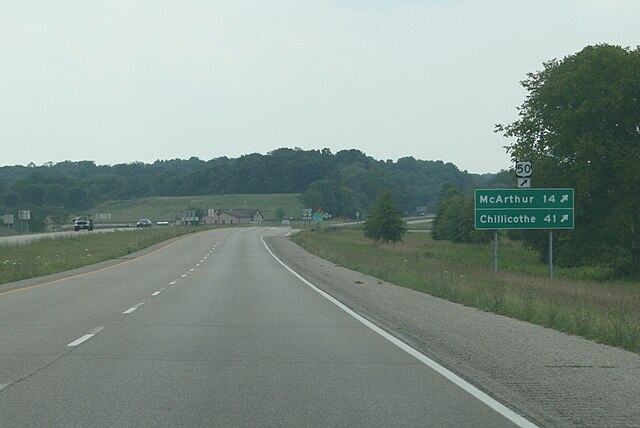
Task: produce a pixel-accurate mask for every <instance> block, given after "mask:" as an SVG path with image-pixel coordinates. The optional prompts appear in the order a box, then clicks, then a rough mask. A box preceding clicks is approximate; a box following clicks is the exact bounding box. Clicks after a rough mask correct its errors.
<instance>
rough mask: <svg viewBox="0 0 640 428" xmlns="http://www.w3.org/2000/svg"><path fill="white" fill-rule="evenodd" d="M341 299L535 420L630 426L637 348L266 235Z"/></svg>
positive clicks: (638, 388)
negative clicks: (402, 281)
mask: <svg viewBox="0 0 640 428" xmlns="http://www.w3.org/2000/svg"><path fill="white" fill-rule="evenodd" d="M266 241H267V243H268V245H269V247H270V248H271V250H272V251H273V252H274V253H275V254H276V255H277V256H278V257H279V258H280V259H281V260H282V261H283V262H285V263H286V264H287V265H288V266H289V267H291V268H292V269H293V270H295V271H296V272H298V273H299V274H300V275H301V276H303V277H304V278H305V279H307V280H308V281H309V282H311V283H313V284H314V285H315V286H317V287H318V288H319V289H321V290H323V291H325V292H327V293H328V294H330V295H332V296H333V297H335V298H336V299H338V300H340V301H341V302H342V303H343V304H345V305H347V306H348V307H350V308H351V309H353V310H354V311H356V312H358V313H359V314H361V315H363V316H364V317H366V318H367V319H369V320H370V321H372V322H373V323H375V324H376V325H378V326H380V327H381V328H383V329H385V330H386V331H388V332H390V333H391V334H393V335H394V336H396V337H398V338H400V339H401V340H403V341H404V342H405V343H407V344H409V345H410V346H412V347H413V348H415V349H417V350H418V351H420V352H421V353H423V354H425V355H426V356H428V357H429V358H431V359H433V360H435V361H437V362H439V363H440V364H442V365H443V366H445V367H447V368H448V369H449V370H451V371H453V372H454V373H456V374H457V375H459V376H460V377H462V378H464V379H465V380H467V381H469V382H470V383H472V384H473V385H475V386H477V387H478V388H480V389H481V390H483V391H485V392H486V393H488V394H489V395H491V396H492V397H494V398H495V399H497V400H498V401H500V402H502V403H503V404H505V405H507V406H508V407H510V408H511V409H513V410H515V411H516V412H519V413H521V414H522V415H523V416H525V417H527V418H529V419H530V420H532V421H533V422H535V423H537V424H538V425H540V426H576V425H579V426H594V427H595V426H638V425H639V424H640V401H639V400H638V399H637V397H638V396H640V382H639V380H640V355H637V354H634V353H631V352H627V351H624V350H621V349H618V348H613V347H610V346H606V345H602V344H598V343H594V342H591V341H588V340H585V339H581V338H578V337H575V336H569V335H566V334H563V333H560V332H557V331H554V330H550V329H547V328H544V327H540V326H536V325H533V324H529V323H526V322H522V321H518V320H514V319H511V318H507V317H504V316H500V315H495V314H492V313H487V312H482V311H480V310H477V309H474V308H469V307H465V306H463V305H460V304H456V303H451V302H448V301H445V300H442V299H439V298H435V297H432V296H429V295H426V294H424V293H420V292H417V291H414V290H410V289H406V288H402V287H398V286H395V285H393V284H389V283H386V282H384V281H381V280H378V279H377V278H373V277H370V276H368V275H364V274H362V273H359V272H354V271H351V270H349V269H345V268H343V267H341V266H338V265H335V264H334V263H331V262H328V261H326V260H323V259H321V258H318V257H316V256H314V255H312V254H310V253H308V252H306V251H304V250H303V249H301V248H300V247H299V246H297V245H296V244H294V243H293V242H291V241H290V240H289V239H288V238H286V237H270V238H267V239H266Z"/></svg>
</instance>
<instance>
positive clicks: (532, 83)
mask: <svg viewBox="0 0 640 428" xmlns="http://www.w3.org/2000/svg"><path fill="white" fill-rule="evenodd" d="M522 85H523V86H524V88H525V89H526V90H527V91H528V95H527V97H526V99H525V101H524V103H523V104H522V106H521V107H520V108H519V119H518V120H516V121H515V122H513V123H511V124H508V125H498V126H497V131H498V132H502V133H504V135H505V136H506V137H515V139H516V140H515V142H514V143H513V144H511V145H509V146H508V147H507V151H508V152H509V153H510V154H511V157H512V159H513V160H514V161H515V160H531V161H533V164H534V180H535V181H534V182H535V184H536V186H537V187H573V188H575V223H576V226H575V230H573V231H568V232H561V233H559V234H558V238H557V243H556V255H555V258H556V260H557V261H558V262H560V263H564V264H570V265H575V264H581V263H593V262H597V263H602V264H605V265H607V266H610V267H612V268H615V269H618V270H620V271H622V272H625V273H629V272H630V271H631V272H632V273H635V274H637V273H639V272H640V204H639V203H638V202H639V201H640V186H639V185H638V183H640V50H638V48H636V49H629V48H622V47H619V46H612V45H606V44H603V45H596V46H588V47H586V48H584V49H583V50H582V51H580V52H578V53H576V54H574V55H570V56H567V57H565V58H564V59H562V60H557V59H554V60H551V61H549V62H546V63H545V64H544V69H543V70H541V71H538V72H535V73H529V74H528V75H527V79H526V80H525V81H523V82H522ZM525 235H526V236H527V237H526V239H527V241H528V243H529V244H530V245H531V246H534V247H537V248H539V250H540V251H541V253H543V254H545V255H546V252H545V245H544V243H543V242H544V241H543V239H540V236H539V235H540V234H539V233H538V234H536V233H527V234H525Z"/></svg>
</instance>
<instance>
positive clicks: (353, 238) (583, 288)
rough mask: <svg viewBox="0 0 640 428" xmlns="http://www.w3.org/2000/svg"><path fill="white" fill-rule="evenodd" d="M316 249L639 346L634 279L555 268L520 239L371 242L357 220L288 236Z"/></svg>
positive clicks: (498, 308) (486, 304)
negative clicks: (349, 224)
mask: <svg viewBox="0 0 640 428" xmlns="http://www.w3.org/2000/svg"><path fill="white" fill-rule="evenodd" d="M291 239H292V240H293V241H294V242H296V243H297V244H298V245H300V246H301V247H303V248H305V249H306V250H308V251H310V252H311V253H313V254H316V255H317V256H319V257H322V258H324V259H327V260H330V261H332V262H333V263H336V264H339V265H341V266H344V267H346V268H349V269H352V270H355V271H359V272H363V273H366V274H368V275H371V276H373V277H376V278H379V279H381V280H384V281H387V282H391V283H393V284H397V285H399V286H403V287H407V288H412V289H415V290H418V291H421V292H424V293H427V294H430V295H433V296H436V297H440V298H443V299H446V300H449V301H452V302H457V303H461V304H464V305H467V306H471V307H475V308H478V309H481V310H484V311H489V312H493V313H496V314H501V315H506V316H509V317H512V318H517V319H520V320H523V321H527V322H531V323H534V324H538V325H542V326H545V327H549V328H553V329H555V330H559V331H562V332H565V333H568V334H572V335H577V336H582V337H584V338H587V339H590V340H594V341H597V342H601V343H606V344H608V345H612V346H617V347H620V348H624V349H627V350H629V351H633V352H636V353H640V283H637V282H636V283H634V282H624V283H613V282H605V281H600V280H598V278H601V277H602V272H599V271H598V270H593V269H563V268H556V269H555V270H554V275H555V277H554V280H553V281H552V282H550V281H549V280H548V266H547V265H545V264H543V263H541V262H540V261H539V260H538V258H537V254H535V253H533V252H531V251H528V250H526V249H525V248H523V246H522V245H521V244H520V243H519V242H514V241H509V240H506V239H503V240H502V241H501V242H500V250H499V252H500V256H499V273H498V275H495V274H494V272H493V258H492V257H493V244H492V243H491V244H454V243H451V242H445V241H434V240H432V239H431V237H430V235H429V234H424V233H416V234H407V235H405V237H404V242H402V243H398V244H391V245H383V244H374V243H372V241H371V240H368V239H366V238H364V236H363V235H362V231H361V229H360V228H341V229H338V230H335V229H333V230H332V231H322V230H319V231H315V232H312V231H303V232H301V233H298V234H296V235H294V236H293V237H292V238H291Z"/></svg>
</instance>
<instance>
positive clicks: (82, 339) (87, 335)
mask: <svg viewBox="0 0 640 428" xmlns="http://www.w3.org/2000/svg"><path fill="white" fill-rule="evenodd" d="M93 336H95V334H85V335H84V336H82V337H79V338H78V339H76V340H74V341H73V342H71V343H69V344H68V345H67V346H68V347H73V346H78V345H79V344H81V343H82V342H85V341H87V340H89V339H91V338H92V337H93Z"/></svg>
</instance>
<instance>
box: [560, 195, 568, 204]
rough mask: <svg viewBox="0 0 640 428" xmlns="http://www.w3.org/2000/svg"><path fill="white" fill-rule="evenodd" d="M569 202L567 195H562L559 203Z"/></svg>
mask: <svg viewBox="0 0 640 428" xmlns="http://www.w3.org/2000/svg"><path fill="white" fill-rule="evenodd" d="M568 200H569V195H562V199H560V203H563V202H567V201H568Z"/></svg>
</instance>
